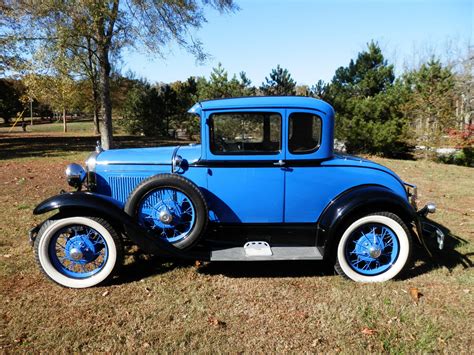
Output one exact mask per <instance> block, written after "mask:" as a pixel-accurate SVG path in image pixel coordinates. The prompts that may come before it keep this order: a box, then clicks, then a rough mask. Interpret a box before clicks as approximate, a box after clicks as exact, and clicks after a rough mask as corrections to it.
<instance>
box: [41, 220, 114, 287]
mask: <svg viewBox="0 0 474 355" xmlns="http://www.w3.org/2000/svg"><path fill="white" fill-rule="evenodd" d="M35 255H36V261H37V262H38V264H39V266H40V269H41V270H42V271H43V272H44V273H45V274H46V276H48V277H49V278H50V279H51V280H52V281H54V282H56V283H58V284H60V285H62V286H65V287H71V288H85V287H91V286H95V285H98V284H100V283H103V282H105V281H107V280H109V279H110V278H111V277H112V276H113V275H114V274H115V273H116V272H117V271H118V269H119V268H120V266H121V264H122V258H123V253H122V243H121V239H120V238H119V237H118V235H117V233H116V232H115V230H114V229H113V228H112V226H111V225H110V224H109V223H108V222H107V221H106V220H104V219H102V218H96V217H68V218H61V219H50V220H47V221H46V222H45V223H43V225H42V226H41V228H40V230H39V232H38V235H37V237H36V240H35Z"/></svg>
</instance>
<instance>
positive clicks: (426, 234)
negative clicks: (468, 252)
mask: <svg viewBox="0 0 474 355" xmlns="http://www.w3.org/2000/svg"><path fill="white" fill-rule="evenodd" d="M435 211H436V205H435V204H434V203H432V202H430V203H428V204H427V205H426V206H424V207H423V208H421V209H420V210H419V211H418V212H417V215H418V221H417V230H418V235H419V236H420V239H424V238H429V239H432V240H436V243H437V244H438V248H439V249H440V250H442V249H443V248H444V240H445V237H446V236H445V234H444V232H443V231H442V230H441V228H439V227H438V225H437V224H436V223H434V222H432V221H430V220H429V219H428V218H427V217H426V216H427V215H428V213H435ZM423 244H424V243H423Z"/></svg>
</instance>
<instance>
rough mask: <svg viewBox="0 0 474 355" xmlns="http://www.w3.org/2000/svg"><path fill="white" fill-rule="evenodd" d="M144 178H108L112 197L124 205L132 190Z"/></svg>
mask: <svg viewBox="0 0 474 355" xmlns="http://www.w3.org/2000/svg"><path fill="white" fill-rule="evenodd" d="M143 179H145V177H144V176H130V177H122V176H111V177H109V178H108V182H109V186H110V189H111V193H112V197H113V198H115V199H116V200H118V201H120V202H122V203H125V202H126V201H127V199H128V196H129V195H130V193H131V192H132V190H133V189H134V188H135V187H136V186H137V185H138V184H139V183H140V182H141V181H142V180H143Z"/></svg>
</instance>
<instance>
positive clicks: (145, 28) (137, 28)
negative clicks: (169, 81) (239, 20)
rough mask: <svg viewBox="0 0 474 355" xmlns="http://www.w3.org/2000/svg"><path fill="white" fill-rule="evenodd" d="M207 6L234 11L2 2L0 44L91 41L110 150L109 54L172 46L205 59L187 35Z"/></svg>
mask: <svg viewBox="0 0 474 355" xmlns="http://www.w3.org/2000/svg"><path fill="white" fill-rule="evenodd" d="M206 6H211V7H213V8H215V9H217V10H218V11H220V12H228V11H233V10H235V9H236V5H235V4H234V3H233V0H202V1H199V0H187V1H175V0H163V1H158V2H157V1H153V0H139V1H131V0H106V1H89V0H79V1H62V2H57V1H40V0H36V1H35V0H33V1H26V0H20V1H6V2H3V3H2V13H1V14H0V23H2V24H5V31H3V32H4V36H3V37H2V40H3V42H5V43H19V42H23V43H28V44H30V48H33V51H34V50H35V49H36V48H38V47H41V46H42V45H43V44H44V43H54V44H55V45H57V46H59V47H61V48H66V49H72V48H84V47H85V44H86V43H87V41H88V40H90V43H91V44H93V46H91V50H92V51H91V53H92V54H93V57H94V58H95V60H97V63H98V77H99V81H98V82H99V92H100V98H101V100H100V101H101V102H100V107H101V119H102V126H101V140H102V145H103V147H104V148H105V149H108V148H110V147H112V144H113V141H112V102H111V95H110V76H111V68H112V64H113V59H114V58H113V56H112V55H111V54H112V53H113V52H115V53H116V55H117V56H119V54H120V52H121V50H122V49H124V48H126V47H138V46H143V47H144V48H146V49H147V50H149V51H150V52H153V53H156V54H158V55H164V52H163V48H164V46H165V45H166V44H168V43H170V42H176V43H178V45H180V46H181V47H184V48H185V49H187V50H188V51H189V52H191V53H192V54H193V55H195V56H196V58H197V59H198V60H203V59H204V58H205V57H206V53H205V52H204V50H203V47H202V43H201V42H200V41H199V40H196V39H195V38H194V37H193V36H192V35H191V34H190V31H191V30H192V29H196V28H199V27H200V26H201V25H202V24H203V23H204V22H205V21H206V17H205V15H204V8H205V7H206ZM86 48H87V47H86ZM87 50H88V49H87Z"/></svg>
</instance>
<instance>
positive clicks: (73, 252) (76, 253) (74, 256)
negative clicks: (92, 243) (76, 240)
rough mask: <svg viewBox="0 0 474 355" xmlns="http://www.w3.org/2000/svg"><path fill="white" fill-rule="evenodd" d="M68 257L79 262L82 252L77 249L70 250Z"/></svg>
mask: <svg viewBox="0 0 474 355" xmlns="http://www.w3.org/2000/svg"><path fill="white" fill-rule="evenodd" d="M69 256H70V257H71V259H73V260H81V259H82V257H83V254H82V251H81V250H80V249H77V248H72V249H71V251H70V252H69Z"/></svg>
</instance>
